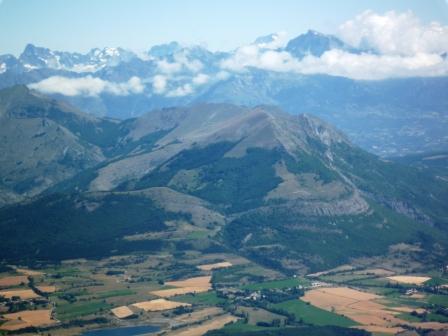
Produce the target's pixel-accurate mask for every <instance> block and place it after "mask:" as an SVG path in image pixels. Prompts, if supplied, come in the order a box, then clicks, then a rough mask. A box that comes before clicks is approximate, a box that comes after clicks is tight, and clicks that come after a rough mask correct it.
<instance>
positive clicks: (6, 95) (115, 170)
mask: <svg viewBox="0 0 448 336" xmlns="http://www.w3.org/2000/svg"><path fill="white" fill-rule="evenodd" d="M0 134H2V142H1V146H2V148H1V150H2V156H1V160H2V161H1V164H0V168H1V175H2V180H1V195H2V199H1V201H2V205H3V207H2V209H0V235H1V236H2V237H8V239H7V240H5V241H4V242H3V248H2V249H1V251H0V260H7V261H18V260H20V261H24V260H25V261H26V260H28V261H35V260H60V259H64V258H77V257H101V256H106V255H110V254H117V253H125V252H129V251H154V250H160V249H170V248H171V249H173V246H171V247H170V245H169V244H168V243H167V242H166V241H165V240H163V239H156V238H154V237H157V234H156V233H157V232H162V231H167V230H168V231H169V230H171V231H173V230H175V227H176V225H192V226H193V227H197V228H201V230H208V231H207V232H210V237H208V238H206V237H204V239H201V240H200V241H198V240H196V241H194V242H191V241H188V240H182V239H180V240H177V241H176V246H175V250H177V251H181V250H188V249H193V250H199V251H201V250H204V251H205V250H207V251H223V250H226V249H230V250H232V251H237V253H239V254H242V255H245V256H247V257H249V258H251V259H253V260H256V261H257V262H259V263H262V264H264V265H267V266H269V267H273V268H276V269H279V270H283V271H285V272H287V273H291V274H293V273H297V272H300V273H304V272H309V271H311V270H319V269H324V268H328V267H332V266H336V265H339V264H342V263H344V262H347V261H349V260H350V259H351V258H358V257H372V256H377V255H383V254H384V253H386V251H387V249H388V248H389V247H390V246H393V245H396V244H408V245H412V246H414V247H413V248H412V249H411V250H412V251H420V252H418V253H417V254H418V256H414V257H415V258H418V260H419V261H420V262H422V261H423V262H431V263H438V262H439V261H440V260H445V259H444V258H445V257H446V248H447V246H446V243H447V241H448V240H447V239H446V236H447V230H446V225H447V218H448V213H447V210H448V209H447V208H446V204H447V201H448V185H447V183H448V182H447V181H446V180H445V179H443V178H440V177H438V176H435V175H432V174H430V173H428V172H426V171H425V170H424V169H420V168H412V167H407V166H404V165H400V164H396V163H393V162H389V161H384V160H381V159H379V158H378V157H376V156H374V155H372V154H369V153H367V152H365V151H364V150H362V149H360V148H358V147H357V146H355V145H353V144H352V143H351V142H350V141H349V139H348V138H347V137H346V136H345V135H344V134H343V133H341V132H340V131H338V130H337V129H335V128H333V127H332V126H330V125H329V124H328V123H326V122H324V121H322V120H320V119H318V118H316V117H314V116H311V115H308V114H300V115H291V114H288V113H286V112H283V111H282V110H281V109H279V108H277V107H272V106H258V107H244V106H235V105H230V104H223V103H221V104H210V103H200V104H195V105H190V106H188V107H177V108H163V109H159V110H155V111H151V112H148V113H146V114H144V115H142V116H141V117H139V118H132V119H126V120H122V121H117V120H111V119H108V118H99V117H94V116H91V115H88V114H85V113H83V112H81V111H79V110H78V109H76V108H73V107H71V106H69V105H67V104H66V103H62V102H59V101H57V100H55V99H52V98H48V97H46V96H44V95H42V94H40V93H37V92H34V91H31V90H29V89H28V88H27V87H25V86H16V87H13V88H8V89H4V90H2V91H0ZM428 195H431V196H430V198H431V201H430V202H429V201H428ZM19 202H20V203H19ZM185 223H187V224H185ZM167 225H171V226H170V227H169V228H168V226H167ZM217 232H219V234H217ZM212 233H213V234H217V235H215V236H214V235H212ZM139 234H148V237H153V238H151V239H142V240H134V239H131V240H129V239H125V237H127V236H132V235H139ZM98 237H101V239H98ZM143 237H145V235H143ZM191 244H195V245H194V246H192V245H191ZM400 246H401V245H400ZM420 248H421V249H420ZM413 253H414V252H413Z"/></svg>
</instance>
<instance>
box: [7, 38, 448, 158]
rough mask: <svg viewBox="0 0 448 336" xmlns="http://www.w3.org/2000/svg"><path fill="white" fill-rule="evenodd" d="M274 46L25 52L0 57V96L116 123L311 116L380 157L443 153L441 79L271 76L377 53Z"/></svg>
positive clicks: (323, 44) (446, 85)
mask: <svg viewBox="0 0 448 336" xmlns="http://www.w3.org/2000/svg"><path fill="white" fill-rule="evenodd" d="M280 39H281V37H280V35H278V34H270V35H267V36H263V37H260V38H258V39H256V40H255V41H254V42H253V43H252V44H250V45H248V46H244V47H242V48H239V49H237V50H234V51H229V52H212V51H209V50H207V49H206V48H204V47H201V46H183V45H181V44H179V43H177V42H170V43H168V44H163V45H158V46H153V47H151V48H149V50H148V51H147V52H144V53H141V54H136V53H134V52H131V51H128V50H124V49H122V48H104V49H92V50H91V51H89V52H88V53H86V54H80V53H71V52H61V51H52V50H50V49H46V48H41V47H36V46H34V45H31V44H29V45H27V46H26V47H25V50H24V51H23V53H22V54H21V55H20V56H19V57H18V58H16V57H14V56H12V55H2V56H0V88H7V87H11V86H14V85H17V84H26V85H29V86H30V87H31V88H33V89H36V90H39V91H41V92H43V93H45V94H47V95H49V96H51V97H54V98H57V99H58V100H61V101H65V102H68V103H70V104H71V105H72V106H76V107H77V108H79V109H81V110H83V111H87V112H89V113H91V114H93V115H95V116H108V117H112V118H118V119H126V118H131V117H137V116H140V115H142V114H143V113H146V112H148V111H150V110H153V109H159V108H163V107H170V106H181V105H182V106H183V105H186V104H197V103H200V102H208V103H230V104H238V105H245V106H249V107H253V106H257V105H260V104H269V105H277V106H279V107H281V108H282V109H283V110H285V111H287V112H289V113H291V114H299V113H311V114H314V115H316V116H319V117H320V118H322V119H323V120H326V121H328V122H330V123H331V124H333V125H335V126H336V127H338V128H339V129H341V130H342V131H344V132H345V133H346V134H347V135H348V136H349V138H350V139H351V140H352V141H353V142H354V143H355V144H357V145H359V146H361V147H362V148H364V149H366V150H368V151H370V152H373V153H375V154H379V155H381V156H386V157H387V156H400V155H406V154H412V153H422V152H433V151H441V150H446V149H447V148H448V134H447V132H446V130H447V129H448V112H447V111H448V95H447V94H446V92H447V91H448V78H447V77H426V78H425V77H415V78H390V79H381V80H357V79H351V78H345V77H336V76H330V75H326V74H324V73H323V74H309V75H306V74H301V73H297V72H295V71H276V70H275V69H270V68H269V67H270V64H271V63H270V62H271V60H270V59H264V58H268V57H269V56H272V55H271V54H269V53H270V52H275V53H276V54H275V55H276V56H275V57H277V56H279V55H280V56H281V57H286V58H292V61H291V62H293V61H294V60H304V59H307V58H309V57H316V58H318V57H322V56H323V55H324V54H325V53H326V52H329V51H335V50H336V51H341V52H344V53H347V54H348V55H360V54H370V55H377V54H378V51H376V50H374V49H373V48H370V49H369V48H366V49H359V48H355V47H353V46H350V45H348V44H347V43H345V42H343V41H342V40H341V39H339V38H337V37H336V36H333V35H325V34H321V33H319V32H316V31H308V32H307V33H305V34H302V35H300V36H298V37H296V38H293V39H291V40H290V41H289V42H287V43H283V44H282V43H280V42H279V41H280ZM263 53H264V54H263ZM247 55H258V56H256V57H259V58H260V59H259V61H260V62H262V63H263V62H264V63H263V64H265V67H264V68H263V67H257V66H251V65H250V63H249V65H248V66H246V67H244V69H239V68H236V65H235V64H234V63H235V62H240V63H244V62H245V57H247ZM261 55H263V56H261Z"/></svg>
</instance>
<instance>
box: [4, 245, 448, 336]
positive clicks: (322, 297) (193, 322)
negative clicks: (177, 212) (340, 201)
mask: <svg viewBox="0 0 448 336" xmlns="http://www.w3.org/2000/svg"><path fill="white" fill-rule="evenodd" d="M128 326H129V327H131V326H132V327H135V326H142V327H146V328H150V329H147V330H159V331H154V333H155V334H158V335H161V334H163V335H173V336H174V335H182V336H196V335H204V334H206V333H207V335H288V331H293V330H296V332H297V333H296V334H297V335H300V334H301V331H303V332H304V333H303V334H304V335H305V334H306V335H314V334H313V332H316V333H317V332H323V331H322V330H325V333H324V334H325V335H340V334H341V332H342V334H344V335H365V333H364V331H368V332H371V333H373V334H374V335H384V334H391V335H393V334H396V333H400V332H403V331H405V330H416V331H418V332H422V331H423V330H427V331H430V330H439V329H442V330H448V276H447V275H446V274H443V273H442V272H440V271H437V270H433V271H431V270H428V272H426V273H424V274H405V271H404V270H402V269H400V268H392V267H377V266H375V267H368V266H367V265H365V266H362V265H360V264H359V263H358V264H356V265H345V266H342V267H338V268H335V269H332V270H328V271H324V272H319V273H315V274H309V275H308V276H304V277H301V276H290V277H286V276H285V275H283V274H281V273H279V272H276V271H274V270H271V269H268V268H265V267H262V266H260V265H257V264H255V263H253V262H251V261H249V260H247V259H245V258H242V257H239V256H236V255H232V254H228V253H210V254H201V253H199V252H194V251H185V252H179V253H176V255H171V254H168V253H166V254H164V253H161V254H157V255H140V254H132V255H127V256H116V257H110V258H106V259H102V260H69V261H65V262H62V263H61V264H59V265H53V266H48V265H46V266H43V267H41V268H40V269H38V270H30V269H26V268H23V267H22V268H20V267H13V268H11V269H10V270H8V271H6V272H3V273H1V274H0V335H1V334H19V333H20V334H23V335H36V334H42V335H84V334H83V333H85V332H86V331H88V330H95V329H107V328H118V327H128ZM151 327H153V328H152V329H151ZM319 328H324V329H319ZM338 328H339V329H338ZM123 330H124V329H123ZM130 330H132V329H128V331H129V332H130V333H129V335H134V334H132V333H131V331H130ZM142 330H143V329H142ZM313 330H314V331H313ZM305 331H306V332H305ZM86 335H104V336H107V335H109V334H107V333H103V334H95V333H94V334H86ZM110 335H112V334H110Z"/></svg>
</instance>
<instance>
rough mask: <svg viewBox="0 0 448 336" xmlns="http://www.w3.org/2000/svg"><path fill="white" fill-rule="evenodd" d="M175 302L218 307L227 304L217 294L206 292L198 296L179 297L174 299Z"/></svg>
mask: <svg viewBox="0 0 448 336" xmlns="http://www.w3.org/2000/svg"><path fill="white" fill-rule="evenodd" d="M174 300H175V301H180V302H186V303H191V304H204V305H211V306H214V305H217V304H220V303H223V302H225V300H224V299H221V298H219V297H218V296H217V295H216V292H213V291H211V292H205V293H198V294H186V295H179V296H176V297H175V298H174Z"/></svg>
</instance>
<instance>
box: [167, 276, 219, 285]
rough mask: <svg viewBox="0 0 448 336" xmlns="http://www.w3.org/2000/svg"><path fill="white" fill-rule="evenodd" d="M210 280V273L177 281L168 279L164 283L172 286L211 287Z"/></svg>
mask: <svg viewBox="0 0 448 336" xmlns="http://www.w3.org/2000/svg"><path fill="white" fill-rule="evenodd" d="M211 280H212V277H211V276H210V275H206V276H200V277H195V278H189V279H185V280H179V281H168V282H166V283H165V284H166V285H168V286H173V287H211V285H210V281H211Z"/></svg>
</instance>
